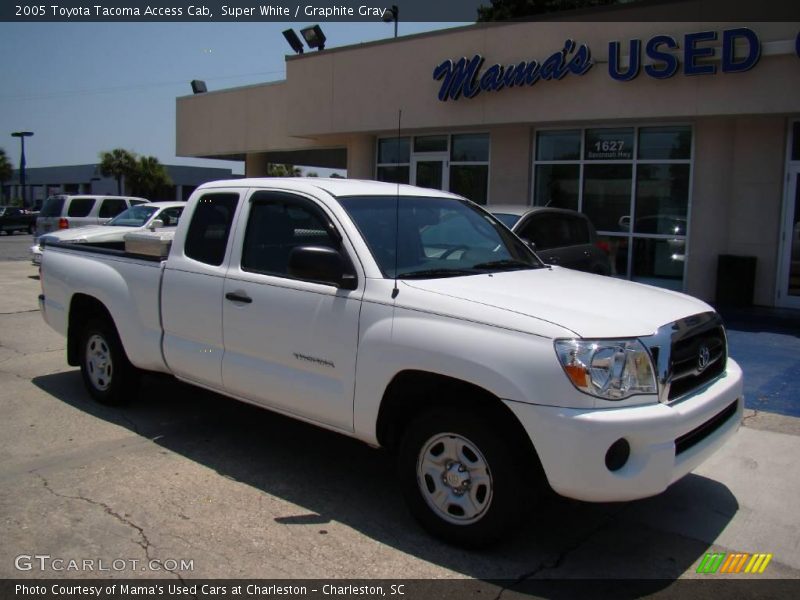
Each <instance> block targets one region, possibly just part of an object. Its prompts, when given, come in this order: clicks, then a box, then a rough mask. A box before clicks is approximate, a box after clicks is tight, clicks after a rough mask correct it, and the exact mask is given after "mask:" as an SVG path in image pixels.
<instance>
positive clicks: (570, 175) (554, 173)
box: [535, 165, 581, 210]
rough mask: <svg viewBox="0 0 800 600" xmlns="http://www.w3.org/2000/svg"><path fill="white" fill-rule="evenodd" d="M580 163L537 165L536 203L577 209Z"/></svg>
mask: <svg viewBox="0 0 800 600" xmlns="http://www.w3.org/2000/svg"><path fill="white" fill-rule="evenodd" d="M580 169H581V168H580V165H537V166H536V176H535V181H536V191H535V196H536V198H537V199H538V201H537V204H541V205H542V206H553V207H555V208H569V209H572V210H578V196H579V194H578V189H579V187H580Z"/></svg>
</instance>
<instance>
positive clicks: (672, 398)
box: [640, 312, 728, 403]
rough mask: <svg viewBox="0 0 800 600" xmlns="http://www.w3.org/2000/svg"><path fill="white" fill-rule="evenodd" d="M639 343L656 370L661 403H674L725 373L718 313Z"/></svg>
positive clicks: (687, 320)
mask: <svg viewBox="0 0 800 600" xmlns="http://www.w3.org/2000/svg"><path fill="white" fill-rule="evenodd" d="M640 339H641V340H642V342H643V343H644V344H645V345H646V346H647V348H648V349H649V351H650V355H651V356H652V358H653V363H654V364H655V366H656V371H657V378H658V390H659V391H658V396H659V400H660V401H661V402H663V403H670V402H677V401H679V400H680V399H681V398H683V397H685V396H687V395H689V394H691V393H692V392H694V391H696V390H698V389H700V388H702V387H703V386H705V385H708V384H709V383H711V382H713V381H714V380H716V379H718V378H719V377H720V376H722V375H723V374H724V373H725V367H726V365H727V361H728V343H727V339H726V337H725V328H724V327H723V325H722V319H721V318H720V316H719V315H718V314H717V313H714V312H707V313H700V314H696V315H692V316H690V317H686V318H684V319H679V320H678V321H674V322H672V323H668V324H667V325H664V326H663V327H659V328H658V330H657V331H656V333H655V334H653V335H651V336H647V337H643V338H640Z"/></svg>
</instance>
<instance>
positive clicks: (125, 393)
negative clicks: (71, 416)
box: [80, 319, 139, 405]
mask: <svg viewBox="0 0 800 600" xmlns="http://www.w3.org/2000/svg"><path fill="white" fill-rule="evenodd" d="M80 365H81V375H82V376H83V383H84V385H85V386H86V389H87V390H88V391H89V394H91V396H92V398H94V399H95V400H97V401H98V402H100V403H102V404H113V405H119V404H124V403H126V402H128V401H130V400H131V398H132V397H133V396H134V395H135V394H136V391H137V389H138V381H139V377H138V372H137V370H136V368H135V367H134V366H133V365H132V364H131V363H130V361H128V357H127V356H126V355H125V350H124V349H123V348H122V344H121V343H120V341H119V336H118V335H117V332H116V330H115V328H114V327H113V325H111V324H109V323H108V322H107V321H105V320H96V319H95V320H91V321H89V322H88V323H87V324H86V327H85V328H84V330H83V334H82V335H81V346H80Z"/></svg>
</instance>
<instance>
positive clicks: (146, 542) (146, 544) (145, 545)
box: [32, 471, 184, 583]
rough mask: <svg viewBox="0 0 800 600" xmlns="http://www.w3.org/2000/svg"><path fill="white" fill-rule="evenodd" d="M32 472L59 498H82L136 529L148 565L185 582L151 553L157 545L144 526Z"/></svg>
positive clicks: (45, 487)
mask: <svg viewBox="0 0 800 600" xmlns="http://www.w3.org/2000/svg"><path fill="white" fill-rule="evenodd" d="M32 473H33V474H34V475H36V476H37V477H38V478H39V479H40V480H41V481H42V485H43V486H44V489H46V490H47V491H48V492H49V493H50V494H52V495H53V496H56V497H57V498H64V499H67V500H80V501H81V502H86V503H88V504H91V505H92V506H97V507H100V508H102V509H103V510H104V511H105V513H106V514H107V515H109V516H111V517H114V518H115V519H116V520H117V521H119V522H120V523H122V524H123V525H125V526H127V527H130V528H132V529H134V530H136V532H137V534H138V535H139V541H136V542H134V543H135V544H136V545H137V546H139V547H141V548H142V550H144V555H145V556H146V557H147V563H148V566H149V565H151V564H158V566H159V567H160V568H161V569H162V570H164V571H166V572H168V573H171V574H173V575H175V577H177V578H178V579H180V581H181V582H182V583H183V582H184V579H183V577H182V576H181V575H180V573H177V572H176V571H174V570H173V569H168V568H167V567H166V566H165V565H164V563H162V562H161V561H160V560H159V559H157V558H155V557H154V556H153V555H152V554H151V550H153V549H155V546H153V544H152V543H151V542H150V538H148V537H147V534H146V533H145V531H144V529H143V528H142V527H140V526H139V525H137V524H136V523H134V522H133V521H131V520H130V519H128V518H127V517H125V516H124V515H121V514H119V513H118V512H117V511H115V510H114V509H113V508H112V507H111V506H109V505H108V504H106V503H105V502H100V501H99V500H94V499H92V498H87V497H86V496H82V495H78V496H71V495H69V494H62V493H60V492H57V491H55V490H54V489H53V488H52V487H50V482H48V481H47V478H45V477H44V475H42V474H41V473H37V472H35V471H32Z"/></svg>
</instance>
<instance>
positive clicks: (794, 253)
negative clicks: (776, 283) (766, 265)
mask: <svg viewBox="0 0 800 600" xmlns="http://www.w3.org/2000/svg"><path fill="white" fill-rule="evenodd" d="M787 192H788V193H787V195H786V210H785V211H784V222H783V235H782V236H781V239H782V240H783V242H782V257H783V260H782V261H781V265H782V267H781V270H782V273H781V282H780V286H781V287H780V289H779V292H778V304H780V305H781V306H786V307H787V308H800V165H799V166H792V167H791V168H790V169H789V185H788V189H787Z"/></svg>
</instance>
